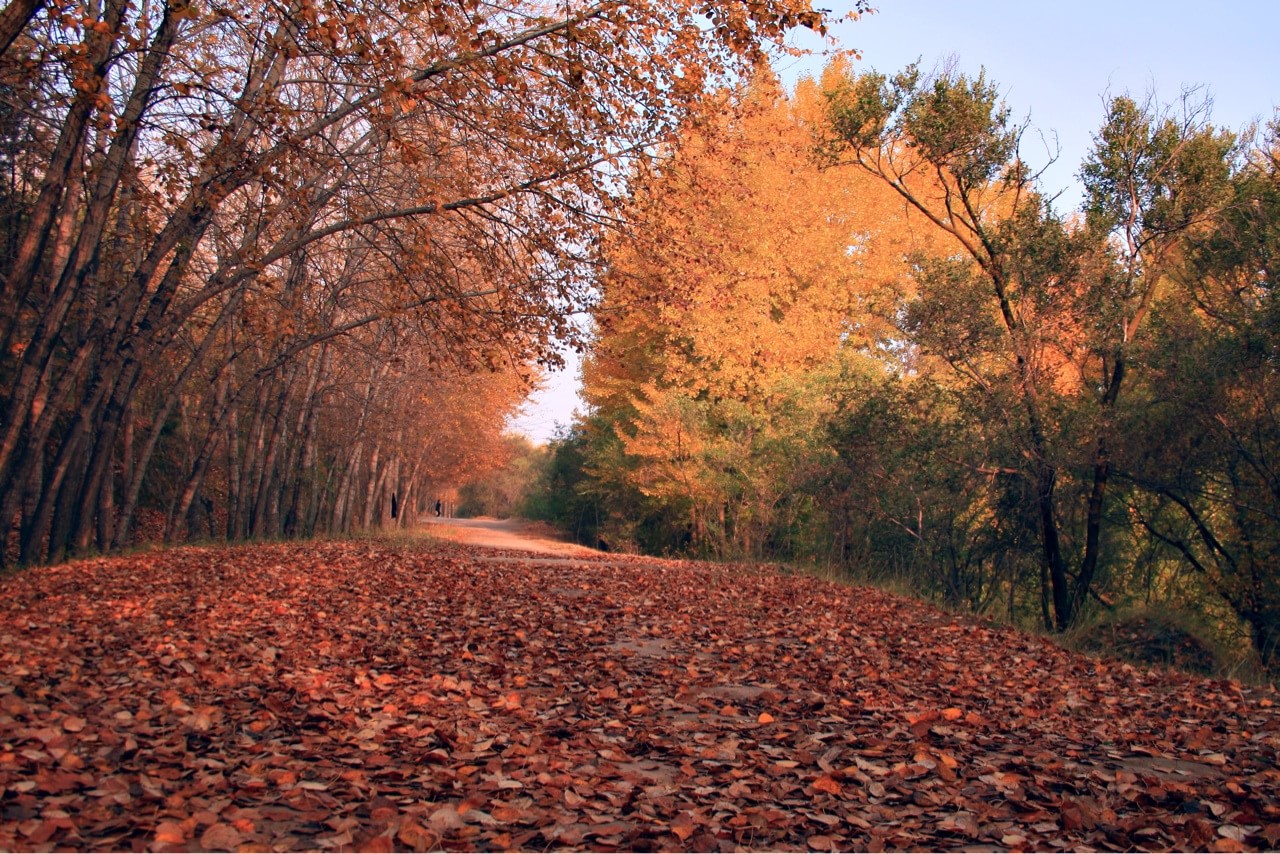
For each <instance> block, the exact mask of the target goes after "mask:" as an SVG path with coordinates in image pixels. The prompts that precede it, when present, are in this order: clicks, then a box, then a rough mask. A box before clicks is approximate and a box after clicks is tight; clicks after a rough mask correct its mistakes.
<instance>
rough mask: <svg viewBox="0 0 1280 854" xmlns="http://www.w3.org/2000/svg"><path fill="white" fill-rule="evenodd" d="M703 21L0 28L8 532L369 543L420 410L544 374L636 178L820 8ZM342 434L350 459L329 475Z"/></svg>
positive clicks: (210, 15) (768, 8) (47, 16)
mask: <svg viewBox="0 0 1280 854" xmlns="http://www.w3.org/2000/svg"><path fill="white" fill-rule="evenodd" d="M703 11H704V10H703V9H702V8H701V7H700V6H699V5H697V4H686V3H683V2H659V3H648V2H639V3H635V2H620V0H605V2H599V3H593V4H567V5H564V6H563V7H558V11H554V10H551V9H550V7H547V8H546V9H544V8H543V7H540V6H537V5H528V4H519V3H513V4H497V5H492V4H490V5H484V6H482V5H480V4H476V3H470V2H468V3H446V4H439V3H431V4H428V3H417V2H410V3H407V4H405V3H401V4H399V5H398V6H397V7H396V8H394V9H391V8H383V7H382V6H379V5H377V4H364V5H361V4H359V3H357V4H355V5H351V4H338V3H332V2H326V0H320V2H312V1H311V0H300V2H286V3H275V2H269V3H266V4H265V5H264V4H262V3H258V4H252V3H238V2H231V3H214V4H206V3H201V2H187V0H165V2H160V3H154V4H143V5H141V6H137V5H130V4H128V3H124V2H119V0H105V2H102V3H99V2H90V3H62V2H59V3H55V4H50V5H42V4H39V3H35V4H19V3H14V4H11V5H10V6H9V7H7V8H6V10H5V13H4V15H3V16H2V18H0V45H3V54H2V55H0V87H2V88H3V99H2V104H0V134H2V135H3V155H2V156H3V158H4V166H5V177H4V187H3V197H2V199H0V202H2V203H3V212H2V213H3V216H2V218H0V223H2V224H3V228H4V232H3V235H2V237H3V240H0V246H2V247H3V250H4V252H5V265H4V270H5V276H4V278H3V281H0V343H2V344H3V346H2V347H0V525H3V526H4V527H5V529H6V530H8V529H9V527H10V525H12V526H13V527H12V532H13V539H14V540H15V542H14V547H15V548H16V549H17V551H18V552H19V553H20V558H19V559H20V560H22V561H24V562H25V561H33V560H40V559H45V558H53V559H56V558H57V557H59V556H61V555H62V554H64V553H66V552H68V551H73V552H74V551H81V550H84V549H85V548H88V547H90V546H96V547H99V548H107V547H111V546H113V545H114V546H119V545H123V544H124V543H126V542H128V541H129V539H130V537H131V536H132V533H131V532H132V530H133V527H134V526H133V523H134V521H135V520H136V516H137V512H138V509H139V506H140V504H146V505H148V506H153V507H156V508H163V511H164V514H165V515H166V516H167V517H168V520H169V521H168V524H167V527H168V529H169V533H170V535H172V536H176V535H177V534H178V532H180V530H181V529H182V527H184V524H185V523H183V522H182V520H183V519H184V518H187V517H190V516H191V514H193V513H194V514H196V515H199V512H200V508H201V507H204V506H206V501H207V500H212V501H213V504H214V506H215V508H216V509H215V513H219V514H225V516H226V519H225V531H226V533H227V534H228V535H229V536H232V537H238V536H247V535H260V534H263V533H269V532H280V531H286V530H309V529H313V528H316V527H319V528H329V527H338V528H342V527H346V526H348V525H356V526H359V525H362V524H368V523H369V522H370V521H371V520H372V519H373V518H374V517H376V515H377V511H374V510H371V509H370V504H369V501H371V500H373V499H374V498H375V497H376V495H378V494H380V493H381V491H382V490H381V488H382V487H386V486H387V485H388V484H390V483H392V482H394V481H396V480H397V479H399V478H410V480H412V477H411V476H410V472H412V471H414V465H413V463H412V462H411V461H410V458H413V459H419V458H420V452H419V448H418V447H415V448H412V449H410V448H405V447H404V444H402V443H417V442H419V440H421V439H422V438H424V436H429V435H431V433H430V431H426V430H423V429H422V426H423V425H422V424H421V423H420V420H419V416H418V414H417V410H418V409H419V408H420V407H421V406H422V405H423V398H424V397H425V398H432V396H433V395H434V396H436V397H438V396H439V395H446V396H447V395H448V394H449V393H450V392H448V391H447V389H450V388H452V387H453V386H452V385H451V384H453V383H455V382H456V378H457V377H458V376H461V375H467V374H474V373H475V372H477V371H498V372H501V373H506V374H507V375H508V376H509V377H516V376H518V375H519V374H520V373H521V372H522V371H523V370H524V367H523V366H524V365H525V364H526V363H527V362H528V361H530V360H533V359H538V358H543V359H554V358H555V357H554V351H553V350H552V349H551V348H550V346H549V342H550V341H552V340H553V339H554V338H556V337H557V336H564V335H568V334H570V327H569V326H568V325H567V323H566V319H565V317H566V314H565V312H566V309H567V308H570V307H573V306H579V305H581V304H583V303H584V301H585V300H587V299H588V298H589V292H588V291H587V290H586V286H587V281H588V274H589V273H590V271H591V269H592V263H593V258H592V253H591V247H592V245H593V243H594V241H595V240H596V239H597V236H598V233H599V229H600V228H601V225H602V224H603V223H605V222H609V221H612V220H611V219H610V213H609V205H610V198H611V196H612V194H613V193H614V192H615V182H616V175H617V164H618V163H621V162H623V161H625V159H626V158H627V157H629V156H633V155H636V154H638V153H640V152H642V151H643V150H644V149H645V148H646V146H649V145H651V144H654V143H656V142H660V141H662V140H664V139H665V138H666V136H667V134H668V133H669V132H670V130H671V129H672V128H673V127H675V126H676V125H677V123H678V122H679V121H681V120H682V117H683V116H685V115H686V114H687V113H688V112H689V111H690V110H692V109H694V108H695V107H696V104H697V103H698V101H699V99H700V97H701V96H702V93H703V91H704V89H705V87H706V86H708V85H713V84H715V83H716V82H718V81H721V82H722V81H725V80H728V79H731V78H732V77H733V76H734V75H735V74H739V73H742V71H743V69H746V68H749V67H751V65H752V64H753V63H754V62H755V61H756V60H757V59H758V58H759V56H760V55H761V51H762V49H763V48H762V44H763V43H764V42H767V41H769V40H772V39H777V38H779V37H781V36H782V35H783V34H784V33H785V32H786V31H787V30H788V29H789V28H791V27H793V26H798V25H805V26H811V27H814V28H818V29H821V28H822V27H823V26H824V20H823V16H822V14H821V13H818V12H815V11H813V10H811V9H810V8H809V6H808V5H807V3H804V2H799V0H776V2H768V3H753V4H729V5H727V6H715V7H713V8H712V9H711V10H710V12H708V13H707V14H706V15H705V16H704V15H703V14H702V13H703ZM705 23H709V24H710V26H705V25H704V24H705ZM478 382H479V383H480V385H482V386H483V385H485V384H486V383H487V382H488V381H487V380H481V381H478ZM401 393H404V396H400V395H401ZM482 397H483V396H482ZM499 397H501V395H499ZM393 398H394V402H393ZM331 404H332V405H331ZM505 405H507V404H506V403H504V404H502V405H501V406H498V408H497V409H496V410H488V411H487V412H486V417H487V419H488V421H489V422H490V423H497V422H500V421H501V418H499V417H497V416H498V414H499V413H500V412H501V411H503V406H505ZM335 407H336V408H335ZM388 408H390V411H388ZM317 413H318V414H317ZM333 419H338V420H336V421H335V420H333ZM378 423H381V424H383V425H385V431H386V432H385V433H383V434H381V435H382V436H383V438H382V439H381V440H375V439H374V438H372V437H371V436H370V435H367V433H368V431H369V430H372V429H373V427H372V425H374V424H378ZM392 423H396V424H399V425H400V426H399V427H397V428H392V427H390V426H389V425H390V424H392ZM436 423H439V422H436ZM326 430H328V431H330V434H345V439H346V442H347V450H348V451H349V452H350V458H346V459H338V458H335V459H334V460H332V461H330V463H331V465H329V464H326V463H324V461H323V460H322V458H321V456H320V447H319V445H318V444H317V443H318V442H320V441H321V440H322V438H323V436H324V435H325V431H326ZM179 445H180V446H181V447H180V448H179V447H178V446H179ZM393 445H395V446H399V447H400V450H398V451H396V452H395V453H392V446H393ZM402 453H403V454H406V455H407V456H405V457H403V458H402V457H401V454H402ZM339 456H342V455H339ZM392 459H394V460H396V462H394V463H391V462H389V460H392ZM170 465H171V466H173V468H172V469H169V470H166V471H165V472H164V474H163V476H160V471H161V470H160V468H158V467H159V466H170ZM291 465H298V466H303V467H304V468H306V467H307V466H310V467H311V468H306V471H305V473H304V472H303V470H302V469H296V468H289V466H291ZM387 466H391V467H390V468H387ZM392 472H394V473H392ZM211 474H212V475H215V477H214V479H213V481H211V480H210V475H211ZM298 477H305V478H306V479H307V481H308V482H307V483H305V484H303V483H295V482H292V481H293V479H294V478H298ZM214 481H216V482H217V484H218V485H217V486H216V487H214V486H213V482H214ZM178 484H180V486H179V485H178ZM370 484H372V486H370ZM401 486H402V488H408V484H407V483H405V484H402V485H401ZM307 496H310V497H307ZM362 496H363V497H362ZM398 500H399V499H398ZM308 502H314V503H313V506H312V507H311V509H310V510H309V511H306V512H304V510H306V505H307V504H308ZM295 505H296V506H295ZM379 506H380V505H379ZM319 507H323V508H324V509H323V510H318V509H316V508H319ZM187 521H197V520H194V519H188V520H187ZM206 521H207V520H206ZM221 524H222V523H220V525H221ZM185 526H186V527H192V526H191V525H185ZM196 527H199V528H200V529H201V530H203V529H204V528H206V527H207V526H206V525H204V524H203V522H202V523H201V525H199V526H196ZM11 558H12V555H11V554H6V557H5V559H11Z"/></svg>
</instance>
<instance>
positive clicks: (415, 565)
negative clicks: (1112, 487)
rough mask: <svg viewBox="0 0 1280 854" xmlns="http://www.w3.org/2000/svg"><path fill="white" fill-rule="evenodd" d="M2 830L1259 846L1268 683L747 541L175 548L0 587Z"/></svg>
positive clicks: (1279, 837)
mask: <svg viewBox="0 0 1280 854" xmlns="http://www.w3.org/2000/svg"><path fill="white" fill-rule="evenodd" d="M0 658H3V667H2V668H0V804H2V808H3V811H2V812H0V848H2V849H6V850H8V849H12V850H53V849H68V848H70V849H88V848H93V849H102V848H107V849H115V850H139V851H143V850H157V851H159V850H277V851H287V850H325V849H342V850H350V849H359V850H373V851H391V850H406V849H409V850H423V849H438V848H443V849H449V850H474V849H486V850H488V849H525V850H527V849H547V848H555V849H663V850H700V851H716V850H731V849H739V848H754V849H770V850H880V849H921V848H924V849H950V848H966V847H979V848H987V849H1015V850H1025V849H1037V850H1050V849H1053V850H1057V849H1070V850H1079V849H1099V850H1113V849H1124V850H1131V849H1141V850H1172V849H1196V850H1226V851H1231V850H1249V849H1269V848H1274V847H1276V845H1277V843H1280V797H1278V794H1280V770H1278V769H1277V765H1278V763H1277V750H1278V749H1280V723H1278V718H1277V714H1276V706H1275V702H1276V697H1275V694H1274V693H1273V692H1271V691H1269V690H1266V689H1260V688H1249V687H1243V686H1241V685H1239V684H1236V683H1232V682H1223V681H1209V680H1204V679H1199V678H1192V677H1189V676H1184V675H1180V674H1176V673H1171V672H1162V671H1147V670H1140V669H1136V668H1134V667H1131V666H1128V665H1123V664H1111V663H1103V662H1099V661H1095V660H1092V659H1088V658H1084V657H1081V656H1078V655H1075V654H1072V653H1069V652H1066V651H1063V650H1062V649H1060V648H1058V647H1056V646H1054V645H1053V644H1051V643H1049V642H1048V641H1046V640H1043V639H1039V638H1035V637H1032V636H1027V635H1023V634H1019V633H1017V632H1014V631H1011V630H1006V629H1003V628H998V627H993V626H991V625H988V624H984V623H982V622H979V621H976V620H973V619H969V618H964V617H958V616H952V615H949V614H945V613H943V612H940V611H938V610H936V609H933V608H931V607H928V606H926V605H922V604H919V603H916V602H911V601H907V600H903V599H899V598H895V597H893V596H891V595H889V594H886V593H883V592H879V591H875V590H868V589H863V588H856V587H846V586H841V585H835V584H831V583H826V582H822V581H819V580H815V579H812V578H808V577H803V576H793V575H782V574H779V573H776V572H773V571H765V570H758V569H752V568H748V567H742V566H722V565H714V564H707V563H696V562H678V561H663V560H652V559H644V558H629V557H619V556H615V555H610V556H599V557H591V556H589V555H588V556H582V557H577V556H575V559H574V560H571V561H566V560H542V559H539V558H537V557H531V556H530V555H529V554H527V553H521V552H511V551H494V550H485V549H480V548H477V547H475V546H468V545H461V544H455V543H446V542H417V543H415V542H403V543H380V542H377V541H367V540H366V541H358V542H345V543H344V542H325V543H302V544H276V545H263V546H247V547H225V548H185V549H178V550H168V551H156V552H150V553H145V554H139V555H133V556H129V557H121V558H112V559H99V560H89V561H81V562H78V563H73V564H68V565H65V566H60V567H53V568H47V569H38V570H32V571H28V572H26V573H23V574H21V575H18V576H14V577H11V578H8V579H6V580H5V581H4V582H3V584H2V585H0Z"/></svg>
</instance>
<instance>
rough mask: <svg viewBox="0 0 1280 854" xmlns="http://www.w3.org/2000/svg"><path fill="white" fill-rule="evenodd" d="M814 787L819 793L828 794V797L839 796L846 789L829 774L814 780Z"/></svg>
mask: <svg viewBox="0 0 1280 854" xmlns="http://www.w3.org/2000/svg"><path fill="white" fill-rule="evenodd" d="M812 785H813V788H815V789H817V790H818V791H819V792H826V793H827V794H828V795H839V794H841V793H842V792H843V791H844V787H843V786H841V785H840V783H839V782H838V781H837V780H835V779H833V778H832V777H831V776H830V775H828V774H823V775H822V776H821V777H819V778H818V779H816V780H814V781H813V783H812Z"/></svg>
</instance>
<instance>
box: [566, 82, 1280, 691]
mask: <svg viewBox="0 0 1280 854" xmlns="http://www.w3.org/2000/svg"><path fill="white" fill-rule="evenodd" d="M733 103H734V107H735V110H734V111H733V112H732V113H731V114H729V113H727V114H726V115H727V116H728V115H732V118H728V117H727V118H725V119H723V120H722V123H721V124H719V125H716V126H714V127H713V126H711V125H702V126H700V127H699V128H698V129H697V130H696V131H691V132H689V133H687V134H686V135H685V137H684V145H683V146H681V147H680V148H679V149H678V150H675V151H673V152H672V154H671V156H670V157H669V158H668V159H666V160H664V161H662V162H661V164H660V165H658V166H657V167H655V168H653V169H652V170H650V171H647V172H645V173H643V174H641V175H639V176H638V177H637V179H636V181H635V183H634V186H635V187H636V190H635V192H634V194H633V197H632V199H631V201H630V206H629V209H630V210H631V211H632V212H633V214H634V215H635V218H636V220H637V221H638V222H640V223H643V228H640V229H638V230H637V231H636V232H634V233H633V234H631V235H627V236H626V237H624V238H622V239H620V240H618V241H616V242H614V243H611V244H610V245H609V246H608V247H607V255H608V260H609V262H610V267H609V271H608V274H607V275H606V277H605V278H604V279H603V280H602V281H603V289H604V298H603V300H602V303H601V306H600V308H599V309H598V310H597V313H596V323H597V337H596V340H595V342H594V344H593V349H592V353H591V357H590V359H589V360H588V362H587V367H586V369H585V371H584V377H585V381H586V392H585V394H586V396H587V398H588V400H589V401H590V402H591V403H592V405H593V407H594V408H593V410H592V411H591V412H590V413H589V414H588V415H587V416H586V417H585V418H584V419H583V421H582V423H581V424H580V425H579V426H578V428H577V430H576V432H575V433H574V434H573V436H572V438H571V439H570V440H569V441H571V442H572V443H574V448H575V450H574V456H575V458H576V459H577V460H579V468H578V472H579V475H578V476H577V477H576V478H563V479H562V480H563V482H564V483H565V484H566V485H568V487H569V488H571V489H572V490H573V492H574V495H575V496H576V500H579V501H587V502H594V506H595V507H596V508H597V512H598V515H600V516H601V518H602V519H603V522H602V523H601V529H602V530H605V531H609V532H611V533H612V535H613V536H614V537H615V538H616V539H619V540H621V541H622V542H630V543H632V544H633V545H634V546H639V547H643V548H647V549H650V550H692V551H701V552H710V553H716V554H727V555H746V556H757V557H770V556H780V557H787V556H789V557H794V558H800V559H814V560H823V561H836V562H839V563H842V564H846V565H850V566H854V567H857V568H859V570H860V571H862V572H869V573H873V574H881V575H889V576H894V577H899V578H906V579H908V580H909V582H910V583H911V584H912V585H913V586H916V587H918V588H919V589H922V590H926V591H932V592H933V593H935V594H936V595H938V596H940V597H943V598H946V599H948V600H949V601H951V602H953V603H955V604H957V605H962V606H965V607H970V608H973V609H977V610H984V611H996V610H999V611H1003V612H1005V613H1007V614H1008V615H1009V616H1010V618H1011V619H1014V620H1026V619H1036V620H1038V621H1041V622H1043V624H1044V625H1045V626H1047V627H1049V628H1052V629H1055V630H1059V631H1061V630H1065V629H1067V628H1069V627H1071V626H1072V625H1074V624H1076V623H1077V622H1078V621H1079V620H1080V618H1081V615H1082V614H1083V613H1085V612H1088V611H1089V610H1091V609H1092V608H1094V607H1103V608H1111V607H1114V606H1116V605H1117V604H1122V603H1124V602H1127V601H1151V600H1152V598H1153V597H1160V598H1163V599H1166V600H1172V601H1179V602H1181V603H1182V605H1184V606H1187V607H1193V608H1202V609H1203V610H1205V611H1206V612H1207V613H1211V614H1215V615H1217V616H1218V617H1219V618H1220V617H1221V614H1222V612H1221V610H1220V609H1219V607H1218V605H1219V604H1220V605H1223V606H1225V607H1226V608H1227V609H1228V610H1229V611H1230V612H1231V614H1233V615H1234V618H1235V619H1238V620H1239V621H1240V623H1239V625H1241V626H1243V627H1244V628H1245V629H1246V631H1247V634H1248V635H1249V638H1250V642H1251V644H1252V646H1253V647H1254V649H1255V650H1256V652H1257V654H1258V655H1259V656H1260V658H1261V660H1262V661H1263V663H1264V664H1266V665H1267V666H1268V667H1269V668H1272V669H1274V668H1275V666H1276V665H1275V662H1276V661H1277V660H1280V658H1278V657H1277V656H1278V653H1277V646H1278V638H1280V636H1278V635H1277V631H1280V622H1278V620H1280V609H1278V608H1277V606H1276V602H1277V601H1280V598H1278V589H1277V585H1278V584H1280V580H1278V579H1280V575H1278V574H1277V573H1278V572H1280V566H1277V563H1276V559H1277V556H1280V551H1278V550H1277V549H1280V540H1277V538H1276V536H1275V532H1276V531H1277V530H1280V528H1277V525H1276V522H1277V520H1278V518H1280V503H1278V502H1277V497H1278V496H1280V490H1277V481H1276V479H1275V477H1274V473H1275V465H1274V463H1275V458H1276V454H1277V447H1278V445H1277V441H1278V440H1280V433H1278V432H1277V423H1278V422H1277V421H1276V417H1275V413H1276V411H1277V409H1278V408H1280V401H1278V400H1277V398H1276V393H1277V388H1276V383H1275V382H1274V374H1275V372H1276V370H1275V369H1276V365H1275V358H1274V347H1275V334H1276V333H1275V330H1277V329H1280V323H1277V319H1278V316H1277V314H1276V307H1275V300H1274V296H1273V292H1274V289H1273V286H1272V267H1273V260H1274V258H1273V256H1274V254H1275V249H1276V244H1275V240H1276V235H1277V233H1278V232H1277V221H1278V220H1277V213H1280V208H1277V201H1276V200H1277V198H1280V196H1278V195H1277V194H1278V193H1280V173H1278V171H1277V159H1276V152H1277V147H1276V141H1275V130H1276V129H1275V127H1274V126H1273V127H1272V128H1271V129H1270V132H1269V133H1268V134H1265V135H1264V136H1263V137H1262V138H1261V139H1258V138H1255V137H1248V136H1247V137H1245V138H1244V139H1243V140H1241V139H1237V137H1236V136H1235V135H1234V134H1232V133H1228V132H1224V131H1221V130H1219V129H1217V128H1214V127H1213V126H1212V125H1211V124H1210V123H1209V116H1208V114H1207V110H1206V109H1205V108H1204V106H1203V104H1202V103H1200V102H1197V101H1196V100H1195V98H1194V97H1193V96H1192V95H1189V96H1188V97H1186V98H1184V99H1183V101H1182V102H1181V103H1179V104H1177V105H1175V106H1174V107H1162V106H1161V105H1158V104H1156V103H1154V102H1152V101H1146V102H1139V101H1137V100H1135V99H1133V98H1131V97H1128V96H1119V97H1114V98H1112V99H1110V101H1109V102H1108V105H1107V110H1106V115H1105V116H1104V119H1103V122H1102V124H1101V127H1100V129H1099V131H1098V133H1097V135H1096V137H1095V145H1094V148H1093V151H1092V152H1091V153H1090V155H1089V156H1088V158H1087V159H1086V161H1085V163H1084V164H1083V166H1082V169H1081V172H1080V178H1081V182H1082V184H1083V189H1084V196H1085V202H1084V205H1083V208H1082V210H1081V211H1080V212H1079V213H1078V214H1075V215H1073V216H1071V217H1068V218H1064V217H1062V216H1060V215H1059V214H1058V213H1057V212H1056V211H1054V209H1053V207H1052V205H1051V203H1050V201H1049V200H1047V199H1045V198H1044V197H1043V196H1042V195H1041V194H1040V192H1039V187H1038V181H1037V176H1036V175H1034V174H1032V173H1031V171H1030V170H1029V168H1028V167H1027V166H1026V164H1025V162H1024V161H1023V160H1022V158H1021V155H1020V145H1021V136H1022V133H1023V130H1024V129H1023V127H1021V126H1020V125H1018V124H1017V123H1015V122H1013V121H1012V120H1011V118H1010V116H1009V114H1008V111H1007V109H1006V108H1005V107H1004V106H1003V105H1002V104H1001V103H1000V101H999V98H998V95H997V92H996V89H995V87H994V86H993V85H992V84H991V83H990V82H989V81H988V80H986V78H985V77H984V76H981V75H979V76H978V77H976V78H971V77H967V76H965V75H962V74H955V73H947V72H944V73H940V74H936V75H934V76H925V75H922V74H920V73H919V72H918V71H917V70H916V69H914V68H909V69H907V70H906V71H904V72H902V73H901V74H898V75H895V76H893V77H886V76H883V75H879V74H875V73H870V74H857V73H853V72H852V71H851V70H850V69H849V68H847V67H845V66H841V65H838V64H837V65H835V66H833V67H832V68H830V69H828V71H827V72H826V74H825V75H824V76H823V79H822V80H821V81H820V82H817V83H815V82H807V83H804V84H802V86H801V87H800V88H799V89H798V90H797V92H796V94H795V95H794V96H793V97H792V98H790V99H785V98H782V97H781V96H780V95H779V94H778V93H777V91H776V89H775V90H771V89H770V88H769V82H768V80H767V78H761V77H757V78H756V79H755V81H753V84H752V86H751V87H750V88H748V89H745V90H741V92H740V94H739V96H738V98H737V100H735V101H734V102H733ZM559 447H567V446H557V447H556V448H553V452H558V448H559ZM655 532H660V533H658V534H657V535H655ZM607 536H608V535H606V537H607ZM1188 573H1190V574H1189V575H1188ZM1215 603H1218V604H1215Z"/></svg>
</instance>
